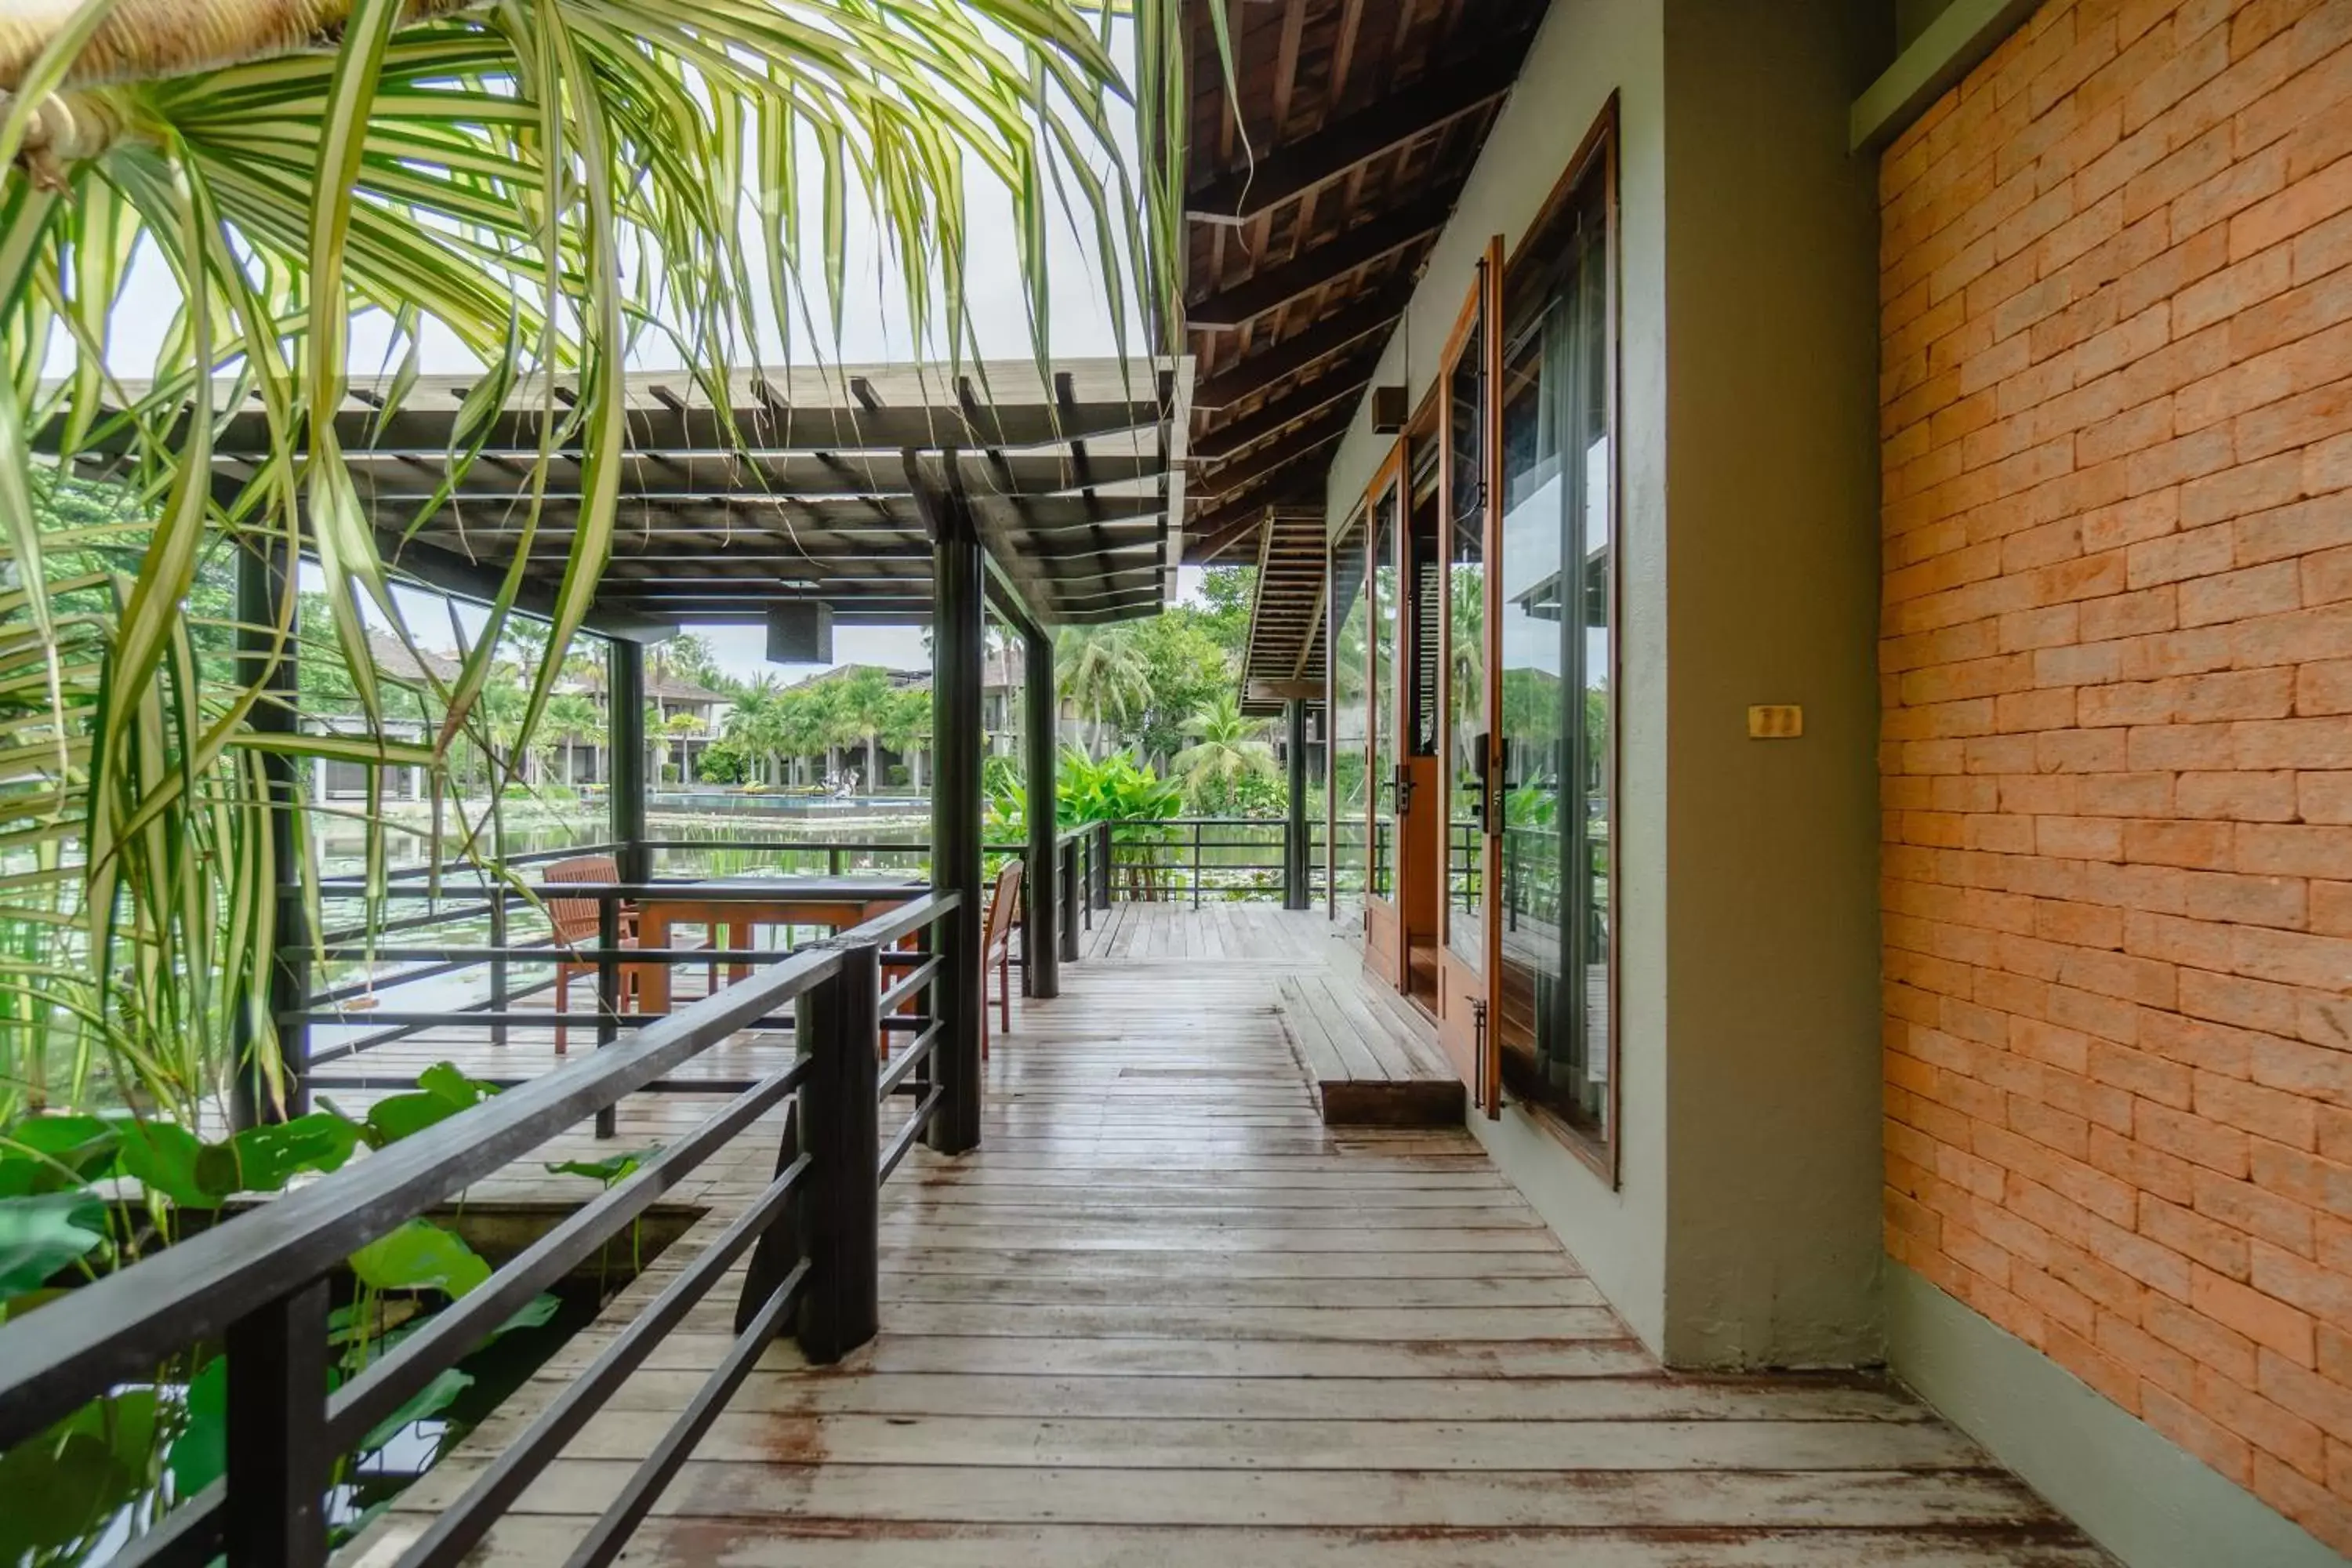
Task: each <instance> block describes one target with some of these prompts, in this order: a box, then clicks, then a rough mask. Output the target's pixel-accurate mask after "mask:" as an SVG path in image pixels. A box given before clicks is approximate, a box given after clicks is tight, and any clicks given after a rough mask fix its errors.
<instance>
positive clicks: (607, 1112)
mask: <svg viewBox="0 0 2352 1568" xmlns="http://www.w3.org/2000/svg"><path fill="white" fill-rule="evenodd" d="M596 945H597V947H598V948H599V949H601V950H602V951H601V952H599V953H598V955H597V959H596V1048H597V1049H598V1050H603V1049H604V1047H606V1046H609V1045H611V1044H612V1043H613V1042H614V1040H616V1039H618V1038H619V1037H620V1035H621V1025H620V1013H621V965H620V961H619V960H618V959H616V958H615V957H614V952H615V951H616V950H617V949H618V948H619V947H620V945H621V900H620V899H619V898H618V897H616V896H615V895H614V894H611V893H601V894H599V895H597V899H596ZM620 1131H621V1110H620V1105H619V1103H618V1102H617V1101H615V1102H614V1104H611V1105H608V1106H606V1107H604V1109H603V1110H599V1111H598V1112H596V1136H597V1137H599V1138H616V1137H618V1136H620Z"/></svg>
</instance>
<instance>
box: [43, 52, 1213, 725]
mask: <svg viewBox="0 0 2352 1568" xmlns="http://www.w3.org/2000/svg"><path fill="white" fill-rule="evenodd" d="M1128 31H1129V30H1128V28H1127V27H1126V26H1125V25H1123V24H1122V25H1121V26H1120V28H1119V30H1118V36H1117V37H1116V38H1115V42H1114V52H1115V53H1116V54H1118V57H1119V58H1120V59H1121V61H1122V63H1125V61H1126V60H1127V59H1128V58H1130V57H1129V38H1128ZM1114 122H1115V124H1116V125H1117V127H1118V131H1119V133H1120V138H1121V141H1122V143H1123V145H1122V149H1121V150H1122V153H1123V155H1125V156H1127V157H1129V159H1130V161H1131V159H1132V155H1133V148H1132V144H1131V142H1129V137H1128V132H1129V131H1130V130H1131V128H1132V127H1131V121H1130V119H1129V117H1127V116H1124V115H1118V116H1115V117H1114ZM811 157H812V159H813V158H814V153H812V154H811ZM803 188H806V189H811V190H814V189H815V188H816V175H815V169H814V163H812V167H811V169H810V170H809V172H808V175H807V177H806V178H805V179H804V181H803ZM966 200H967V203H968V204H969V208H970V231H971V252H970V256H969V258H968V267H969V278H970V283H969V287H968V289H967V296H968V299H969V300H970V305H971V315H972V318H973V320H974V321H975V322H976V323H977V333H978V336H979V339H980V345H979V346H980V352H981V353H982V354H984V355H987V356H989V357H1009V358H1022V359H1025V358H1027V357H1028V356H1029V353H1030V338H1029V326H1028V317H1027V306H1026V303H1025V300H1026V291H1025V289H1024V288H1023V286H1022V281H1021V276H1020V271H1019V268H1018V265H1017V249H1016V247H1015V244H1014V235H1015V230H1014V227H1013V214H1012V203H1011V199H1010V197H1009V196H1008V195H1006V194H1005V193H1004V192H1003V190H1002V189H999V188H997V187H996V186H995V185H994V184H993V183H992V181H991V180H990V179H989V178H988V176H987V175H986V174H985V172H984V171H982V170H979V169H978V165H977V161H976V160H975V161H974V173H973V174H972V176H971V178H969V179H968V180H967V184H966ZM807 222H808V228H807V236H808V237H807V242H806V243H805V244H804V246H803V255H804V256H807V257H808V258H811V267H810V268H809V271H810V273H811V275H810V276H807V277H804V278H803V279H801V283H802V289H803V294H804V295H805V297H806V298H808V299H810V300H813V301H821V300H823V298H824V280H823V278H822V276H821V275H819V274H818V273H817V264H816V262H815V258H816V257H817V256H818V255H819V254H820V241H819V240H818V237H817V215H816V214H815V213H814V212H812V213H810V214H809V215H808V220H807ZM1079 222H1080V225H1081V226H1082V227H1083V229H1084V233H1085V239H1084V240H1083V241H1082V240H1081V238H1080V237H1079V236H1078V235H1077V234H1075V233H1074V232H1073V230H1072V227H1071V226H1070V225H1069V224H1068V223H1066V222H1064V221H1060V220H1059V219H1058V217H1057V221H1056V222H1055V224H1054V225H1053V226H1052V227H1051V230H1050V233H1049V237H1048V269H1049V274H1050V277H1051V293H1050V296H1049V302H1050V320H1051V342H1052V347H1053V352H1054V353H1055V356H1056V357H1057V358H1058V357H1071V358H1076V357H1087V356H1108V355H1112V354H1115V353H1117V352H1118V335H1117V333H1116V332H1115V331H1114V330H1113V325H1112V321H1111V313H1110V310H1109V305H1108V293H1107V291H1106V290H1105V289H1104V288H1103V286H1102V282H1101V277H1100V271H1099V268H1097V266H1096V265H1095V262H1094V258H1093V257H1092V256H1091V254H1090V253H1091V251H1092V249H1093V246H1092V225H1091V220H1090V219H1087V218H1086V217H1085V216H1084V215H1083V214H1081V215H1080V216H1079ZM848 256H849V260H848V268H847V274H846V279H847V280H846V284H845V289H844V293H845V308H844V310H843V312H842V327H841V337H840V341H839V342H838V344H837V345H836V344H833V343H826V344H825V345H824V358H825V359H827V360H829V361H834V362H837V363H907V362H909V361H911V360H914V359H917V358H920V357H927V356H928V357H939V356H940V347H939V345H938V344H936V343H931V344H917V343H915V342H912V341H911V332H910V330H909V326H908V316H907V312H906V310H905V308H904V306H903V305H902V304H901V302H900V291H899V288H898V283H897V282H896V280H895V279H894V277H893V276H892V274H891V273H890V272H889V271H888V270H887V258H885V256H884V254H883V251H882V248H881V247H880V245H879V244H878V243H877V235H876V232H875V228H874V226H873V225H872V223H871V222H869V221H866V218H865V216H864V215H863V214H853V216H852V219H851V222H850V225H849V245H848ZM762 287H763V286H762V285H761V284H760V283H759V282H758V281H757V279H755V280H754V289H755V292H756V291H761V289H762ZM178 303H179V294H178V291H177V289H176V287H175V286H174V284H173V281H172V279H171V277H170V275H169V273H168V272H167V271H166V270H165V269H164V268H163V265H162V263H161V262H160V261H158V260H157V259H156V258H154V256H153V255H152V252H149V253H147V254H144V255H142V258H140V260H139V261H138V262H137V263H136V264H135V265H134V267H133V268H132V272H131V278H130V280H129V282H128V283H127V285H126V287H125V290H124V299H123V302H122V307H121V310H118V311H117V313H116V316H115V319H114V321H113V323H112V326H111V341H110V345H109V353H108V358H109V360H110V363H111V364H112V365H113V367H114V369H115V372H116V373H117V374H120V375H122V376H125V377H133V378H136V377H143V376H144V375H146V374H148V372H149V370H150V369H151V368H152V364H153V362H154V356H155V353H156V351H157V348H158V347H159V345H160V343H161V340H162V337H163V332H164V331H165V330H166V328H167V326H168V324H169V322H170V321H171V320H172V318H173V314H174V313H175V311H176V309H177V306H178ZM818 308H819V309H820V310H821V309H822V307H821V306H819V307H818ZM1129 317H1130V321H1129V338H1128V342H1129V346H1130V349H1139V347H1140V345H1141V343H1142V342H1143V341H1144V340H1143V336H1142V331H1141V328H1140V326H1139V323H1138V322H1137V321H1135V320H1134V313H1133V311H1132V310H1131V309H1130V311H1129ZM389 337H390V332H389V321H388V319H387V318H385V317H383V316H382V315H381V314H377V315H372V316H367V317H362V318H361V319H359V320H358V321H355V322H354V323H353V325H352V346H351V355H350V363H351V366H352V374H353V377H354V379H364V378H366V377H368V376H370V375H372V374H373V373H374V372H375V371H376V369H377V367H378V366H380V365H382V364H383V363H384V359H385V355H386V352H387V350H386V345H387V343H388V342H389ZM762 352H763V357H766V358H768V359H770V360H774V359H777V358H780V357H781V340H778V339H772V341H771V342H769V343H768V344H766V345H764V346H763V351H762ZM67 353H68V351H67V349H66V346H65V345H64V343H63V342H58V343H56V344H53V346H52V354H51V362H52V363H51V364H50V366H49V369H50V371H51V373H52V374H61V373H63V372H64V371H65V370H67V369H68V365H69V362H68V359H67V357H66V355H67ZM420 357H421V359H422V361H423V366H422V368H423V369H424V370H425V372H426V373H428V374H430V373H435V372H452V373H463V372H466V371H468V370H471V369H474V368H476V366H475V363H474V362H473V361H472V359H471V357H470V356H469V355H467V353H465V351H464V350H463V349H461V348H459V347H458V346H457V344H456V342H454V340H452V339H451V338H449V337H448V336H447V334H446V333H437V334H436V333H434V332H432V331H428V332H427V334H426V336H425V340H424V342H423V345H422V349H421V355H420ZM802 357H803V358H806V357H808V356H807V355H806V354H805V353H803V355H802ZM633 363H634V364H635V365H637V366H639V367H641V368H646V369H659V368H667V366H669V365H673V364H675V363H677V360H676V358H675V356H674V355H672V354H670V353H668V345H667V343H658V342H649V343H648V344H647V345H646V350H645V352H643V353H640V354H639V355H638V356H637V357H636V358H635V360H634V361H633ZM1199 577H1200V574H1199V572H1198V571H1197V570H1196V569H1187V570H1186V571H1185V572H1184V573H1183V574H1181V577H1180V586H1181V589H1182V590H1183V591H1184V592H1185V593H1186V594H1187V595H1191V594H1192V593H1196V592H1197V591H1198V585H1199ZM314 585H315V584H314ZM402 597H403V600H404V608H405V609H406V610H407V611H408V618H409V623H410V626H411V628H412V630H414V631H415V633H416V635H417V636H418V637H419V640H420V641H422V642H424V643H425V644H427V645H428V646H432V645H439V644H444V643H446V641H448V640H449V638H448V630H447V612H446V610H445V609H444V608H443V607H442V606H441V605H439V604H438V603H437V602H432V601H428V600H427V599H426V596H425V595H403V596H402ZM460 619H461V621H463V622H464V623H466V624H467V627H468V629H469V631H470V629H471V628H472V627H473V626H478V624H479V620H478V616H476V615H474V614H472V613H471V612H470V610H466V611H461V614H460ZM696 629H698V630H701V631H703V632H704V635H706V636H707V637H709V639H710V641H711V643H712V645H713V647H714V649H715V651H716V652H717V654H718V656H719V659H720V660H721V661H722V662H723V663H724V664H725V665H726V667H727V668H729V669H730V672H731V673H734V674H737V675H739V676H746V677H748V676H751V675H753V674H756V673H758V672H760V671H761V670H771V669H772V670H774V671H775V672H776V673H777V674H779V675H781V676H782V677H783V678H784V679H798V678H799V677H801V676H802V675H804V674H807V673H809V672H810V671H811V670H813V669H814V668H817V667H814V666H798V667H790V666H771V665H769V664H767V663H766V661H765V659H764V657H763V650H764V647H765V633H764V631H763V629H762V628H761V627H758V626H717V627H709V628H696ZM834 653H835V658H836V660H837V661H839V662H843V663H869V664H886V665H894V666H899V667H905V668H915V667H920V666H922V665H924V664H925V663H926V662H927V658H926V656H925V653H924V650H923V645H922V634H921V632H920V630H919V629H918V628H915V627H911V626H908V627H900V626H887V627H882V626H845V627H841V628H838V629H837V630H836V631H835V635H834Z"/></svg>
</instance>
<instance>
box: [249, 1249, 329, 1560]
mask: <svg viewBox="0 0 2352 1568" xmlns="http://www.w3.org/2000/svg"><path fill="white" fill-rule="evenodd" d="M327 1306H328V1289H327V1280H326V1279H325V1278H324V1277H323V1276H322V1277H320V1278H319V1279H313V1280H311V1281H310V1282H309V1283H308V1284H306V1285H302V1286H299V1287H298V1288H297V1289H294V1290H293V1291H291V1292H289V1294H287V1295H284V1296H280V1297H278V1298H277V1299H275V1300H271V1301H269V1302H268V1303H267V1304H265V1305H263V1306H261V1307H259V1308H257V1309H256V1310H253V1311H252V1312H249V1313H247V1315H246V1316H244V1317H242V1318H239V1319H238V1320H237V1321H235V1322H234V1323H231V1324H230V1325H229V1329H228V1333H227V1335H226V1341H227V1343H226V1350H227V1354H228V1500H227V1514H226V1521H225V1525H226V1539H227V1546H228V1553H227V1555H228V1561H229V1563H230V1564H231V1565H232V1568H246V1565H247V1564H255V1565H258V1564H263V1563H267V1564H270V1565H271V1568H278V1565H281V1564H282V1565H284V1568H313V1565H315V1564H319V1563H325V1562H326V1560H327V1516H326V1500H325V1496H326V1490H327V1480H328V1473H329V1467H330V1466H331V1463H332V1462H333V1458H334V1457H333V1456H332V1455H331V1454H330V1453H329V1452H328V1451H327V1431H326V1426H327Z"/></svg>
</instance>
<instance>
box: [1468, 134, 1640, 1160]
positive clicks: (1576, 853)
mask: <svg viewBox="0 0 2352 1568" xmlns="http://www.w3.org/2000/svg"><path fill="white" fill-rule="evenodd" d="M1606 239H1607V226H1606V207H1605V205H1604V203H1603V200H1602V195H1601V182H1600V181H1599V180H1598V179H1592V180H1589V181H1588V182H1587V188H1585V189H1583V190H1580V192H1579V193H1578V194H1577V195H1576V196H1575V197H1574V198H1573V199H1572V200H1571V202H1570V205H1569V207H1568V209H1567V210H1566V211H1565V212H1564V213H1563V214H1562V215H1561V216H1560V218H1559V220H1558V222H1557V224H1556V226H1554V227H1553V228H1552V229H1551V231H1550V232H1549V233H1548V234H1546V235H1545V236H1543V237H1540V238H1539V239H1538V242H1537V243H1536V246H1535V247H1533V248H1532V249H1531V252H1530V255H1529V258H1528V259H1526V260H1524V261H1522V262H1520V263H1519V264H1518V265H1517V267H1516V268H1515V270H1514V272H1513V275H1512V277H1511V278H1510V279H1509V282H1508V284H1507V289H1506V292H1505V306H1504V317H1505V321H1506V336H1505V340H1504V366H1503V392H1502V397H1503V453H1502V464H1501V467H1502V475H1503V495H1502V508H1503V519H1502V536H1503V537H1502V558H1501V563H1500V570H1501V574H1502V582H1501V609H1500V615H1501V617H1502V625H1501V627H1500V633H1501V636H1500V657H1501V659H1502V713H1501V715H1500V716H1499V717H1500V723H1501V727H1502V737H1503V781H1502V788H1503V795H1502V798H1501V800H1500V801H1499V802H1498V803H1497V804H1498V806H1499V809H1500V814H1501V822H1502V839H1503V844H1502V850H1503V864H1502V889H1501V893H1502V896H1501V898H1500V900H1499V906H1500V910H1499V917H1498V918H1500V919H1501V921H1502V922H1503V931H1502V952H1503V973H1502V976H1501V985H1500V992H1501V1004H1500V1006H1499V1007H1498V1008H1497V1010H1496V1038H1497V1041H1498V1043H1499V1044H1500V1046H1501V1047H1502V1067H1503V1075H1504V1081H1505V1084H1506V1086H1507V1088H1508V1089H1509V1090H1510V1091H1511V1092H1512V1093H1513V1094H1515V1095H1517V1097H1519V1098H1520V1099H1522V1100H1531V1101H1534V1102H1536V1103H1538V1104H1540V1105H1543V1106H1545V1107H1547V1108H1549V1109H1550V1110H1554V1111H1556V1112H1558V1113H1559V1114H1560V1115H1561V1116H1562V1117H1563V1118H1565V1119H1566V1120H1567V1121H1570V1123H1572V1124H1574V1125H1576V1126H1578V1127H1580V1128H1583V1129H1587V1130H1590V1131H1594V1132H1596V1133H1599V1134H1601V1136H1603V1137H1605V1136H1607V1134H1608V1131H1609V1127H1608V1118H1609V1117H1610V1115H1611V1100H1610V1095H1609V1074H1610V1052H1609V1040H1610V1025H1611V1020H1610V1016H1609V1010H1610V991H1609V982H1608V977H1609V954H1610V943H1611V942H1612V923H1613V922H1612V914H1613V911H1612V910H1611V908H1610V875H1609V873H1610V867H1609V855H1610V844H1611V825H1612V819H1613V815H1614V810H1613V808H1614V803H1613V801H1612V791H1613V788H1614V780H1615V768H1614V765H1613V763H1612V757H1613V754H1614V753H1613V750H1612V741H1613V737H1612V716H1613V711H1614V709H1613V693H1612V670H1613V668H1614V659H1613V657H1612V651H1613V650H1612V637H1613V636H1614V630H1615V628H1614V625H1613V621H1614V614H1613V611H1614V605H1615V592H1614V570H1615V550H1614V546H1615V539H1614V529H1613V526H1612V519H1613V517H1614V506H1613V500H1614V498H1613V496H1612V493H1611V491H1612V452H1611V423H1610V413H1611V411H1610V400H1609V387H1610V382H1609V365H1610V352H1609V350H1610V342H1609V331H1610V313H1609V279H1608V251H1607V244H1606Z"/></svg>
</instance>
